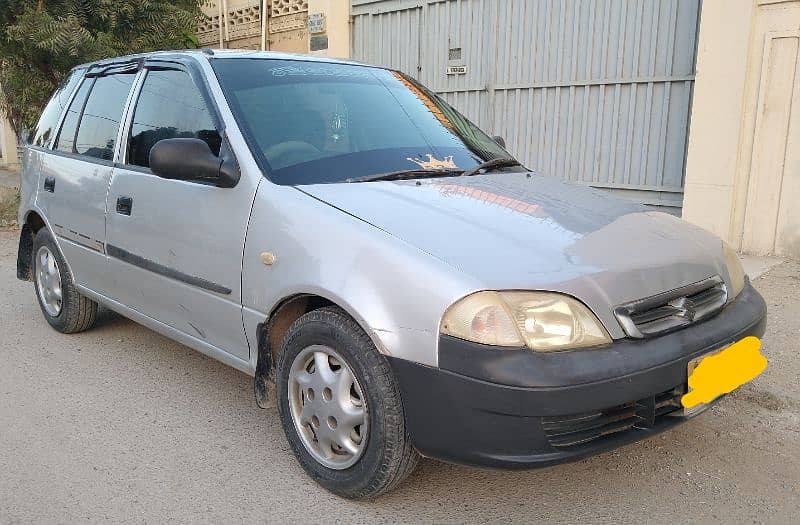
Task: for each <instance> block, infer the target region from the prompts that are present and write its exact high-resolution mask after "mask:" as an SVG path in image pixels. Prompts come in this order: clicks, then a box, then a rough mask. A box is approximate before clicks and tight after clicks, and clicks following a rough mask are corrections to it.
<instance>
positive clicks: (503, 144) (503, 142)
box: [492, 135, 506, 149]
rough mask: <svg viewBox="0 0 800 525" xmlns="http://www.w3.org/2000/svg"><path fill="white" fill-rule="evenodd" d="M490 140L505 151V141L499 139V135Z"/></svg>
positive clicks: (501, 138)
mask: <svg viewBox="0 0 800 525" xmlns="http://www.w3.org/2000/svg"><path fill="white" fill-rule="evenodd" d="M492 139H493V140H494V141H495V142H497V145H498V146H500V147H501V148H503V149H506V139H504V138H503V137H501V136H500V135H495V136H494V137H492Z"/></svg>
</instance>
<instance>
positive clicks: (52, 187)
mask: <svg viewBox="0 0 800 525" xmlns="http://www.w3.org/2000/svg"><path fill="white" fill-rule="evenodd" d="M44 191H49V192H50V193H53V192H55V191H56V178H55V177H45V179H44Z"/></svg>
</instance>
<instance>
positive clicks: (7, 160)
mask: <svg viewBox="0 0 800 525" xmlns="http://www.w3.org/2000/svg"><path fill="white" fill-rule="evenodd" d="M17 166H19V157H18V156H17V136H16V135H15V134H14V129H13V128H12V127H11V123H10V122H9V121H8V119H7V118H5V117H4V116H2V115H0V168H10V169H13V168H16V167H17Z"/></svg>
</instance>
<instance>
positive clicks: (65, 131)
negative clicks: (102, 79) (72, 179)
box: [56, 78, 94, 153]
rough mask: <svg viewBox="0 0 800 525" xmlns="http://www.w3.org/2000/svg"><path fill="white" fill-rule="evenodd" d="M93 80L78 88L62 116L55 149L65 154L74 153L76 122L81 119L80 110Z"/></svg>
mask: <svg viewBox="0 0 800 525" xmlns="http://www.w3.org/2000/svg"><path fill="white" fill-rule="evenodd" d="M92 84H94V79H92V78H87V79H86V80H84V81H83V83H82V84H81V87H80V88H78V93H77V94H75V98H73V99H72V103H71V104H70V105H69V109H68V110H67V114H66V115H65V116H64V123H63V124H61V131H60V132H59V134H58V141H57V142H56V149H57V150H58V151H63V152H65V153H75V132H76V131H78V120H80V118H81V110H82V109H83V104H84V103H85V102H86V95H88V94H89V90H90V89H92Z"/></svg>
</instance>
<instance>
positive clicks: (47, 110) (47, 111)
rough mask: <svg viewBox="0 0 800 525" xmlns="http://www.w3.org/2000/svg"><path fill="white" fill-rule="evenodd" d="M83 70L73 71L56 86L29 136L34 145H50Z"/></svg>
mask: <svg viewBox="0 0 800 525" xmlns="http://www.w3.org/2000/svg"><path fill="white" fill-rule="evenodd" d="M82 76H83V70H77V71H73V72H72V73H70V74H69V76H67V78H65V79H64V80H63V82H61V84H60V85H59V86H58V88H56V90H55V92H54V93H53V96H52V97H50V101H49V102H48V103H47V105H46V106H45V107H44V111H42V115H41V116H40V117H39V123H38V124H36V127H35V128H33V130H32V131H31V134H30V135H29V137H28V142H29V143H30V144H32V145H34V146H39V147H42V148H46V147H48V146H49V145H50V144H51V142H52V141H53V138H54V137H55V134H56V126H58V119H59V118H60V117H61V114H62V113H63V112H64V109H66V107H67V102H69V97H70V95H71V94H72V92H73V91H74V90H75V87H76V86H77V85H78V82H79V81H80V79H81V77H82Z"/></svg>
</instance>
